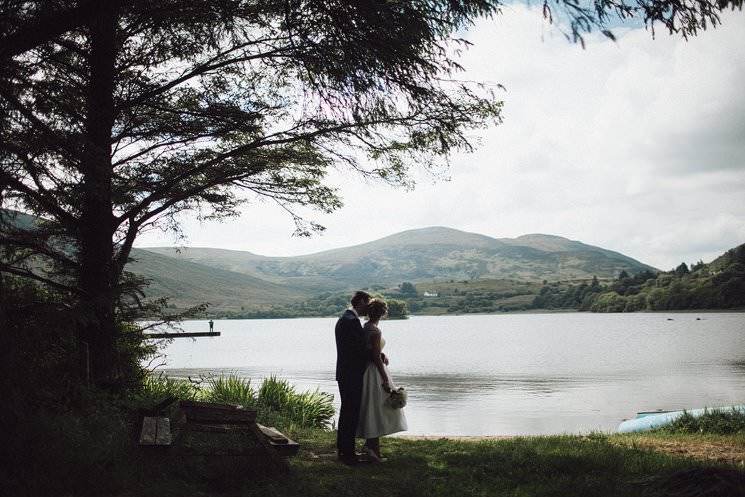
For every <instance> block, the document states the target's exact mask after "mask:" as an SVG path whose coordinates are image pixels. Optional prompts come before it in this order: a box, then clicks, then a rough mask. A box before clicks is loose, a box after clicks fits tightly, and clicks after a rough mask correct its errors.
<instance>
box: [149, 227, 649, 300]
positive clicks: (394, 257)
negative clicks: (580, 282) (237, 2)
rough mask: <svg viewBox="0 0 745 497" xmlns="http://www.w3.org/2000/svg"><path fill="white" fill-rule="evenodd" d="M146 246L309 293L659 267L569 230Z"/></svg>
mask: <svg viewBox="0 0 745 497" xmlns="http://www.w3.org/2000/svg"><path fill="white" fill-rule="evenodd" d="M146 250H148V251H151V252H154V253H158V254H161V255H168V256H170V257H173V258H175V259H178V260H180V261H189V262H195V263H199V264H203V265H205V266H210V267H214V268H218V269H222V270H226V271H232V272H237V273H241V274H244V275H249V276H253V277H254V278H259V279H261V280H266V281H270V282H273V283H276V284H281V285H288V286H291V287H293V288H297V289H301V290H305V291H309V292H333V291H338V290H347V289H351V288H357V287H367V286H371V285H381V286H384V287H386V286H391V285H396V284H399V283H400V282H401V281H449V280H464V279H479V278H485V279H512V280H519V281H542V280H550V281H558V280H566V279H578V278H592V276H594V275H597V276H598V277H601V278H611V277H613V276H615V275H617V274H618V273H619V272H621V271H627V272H629V273H637V272H640V271H643V270H651V269H653V268H651V267H650V266H647V265H645V264H643V263H641V262H639V261H636V260H634V259H631V258H629V257H626V256H624V255H622V254H618V253H616V252H612V251H609V250H605V249H601V248H599V247H593V246H590V245H585V244H582V243H580V242H574V241H571V240H567V239H565V238H561V237H555V236H548V235H529V236H525V237H520V238H517V239H495V238H491V237H488V236H484V235H479V234H475V233H467V232H464V231H459V230H454V229H450V228H442V227H435V228H424V229H418V230H410V231H405V232H402V233H397V234H395V235H391V236H388V237H385V238H381V239H379V240H375V241H372V242H368V243H365V244H361V245H356V246H353V247H346V248H340V249H335V250H329V251H325V252H319V253H316V254H310V255H304V256H298V257H264V256H259V255H256V254H252V253H250V252H240V251H230V250H220V249H209V248H186V249H181V250H180V251H177V250H176V249H174V248H148V249H146Z"/></svg>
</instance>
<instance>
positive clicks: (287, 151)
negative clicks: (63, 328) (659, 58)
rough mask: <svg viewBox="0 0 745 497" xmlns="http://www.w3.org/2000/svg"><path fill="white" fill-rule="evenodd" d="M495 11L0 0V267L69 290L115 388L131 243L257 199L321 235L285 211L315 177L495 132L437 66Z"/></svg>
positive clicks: (314, 196)
mask: <svg viewBox="0 0 745 497" xmlns="http://www.w3.org/2000/svg"><path fill="white" fill-rule="evenodd" d="M731 4H732V5H734V4H733V3H732V2H730V3H726V4H714V3H708V2H697V3H695V4H693V5H683V6H679V5H676V8H675V9H666V8H658V7H664V6H665V5H667V4H666V3H664V2H663V3H662V4H660V5H658V4H657V3H655V4H654V5H653V6H650V5H648V4H647V3H646V2H638V3H636V4H633V5H632V6H627V5H625V4H622V3H616V2H615V1H614V0H603V1H602V3H600V4H598V6H597V9H593V10H587V9H584V8H581V7H579V6H578V5H577V4H575V3H572V2H569V1H565V0H561V1H560V2H559V3H558V6H559V7H560V8H564V9H566V10H567V12H568V14H569V16H570V18H571V19H572V20H573V22H572V23H571V30H572V33H573V34H574V35H575V38H577V36H579V37H581V33H582V32H586V31H588V30H589V29H591V27H592V26H603V25H604V23H605V22H606V21H607V20H608V15H609V14H610V13H611V12H615V13H617V14H620V15H621V16H622V17H623V16H630V15H634V14H635V13H640V12H641V13H642V14H641V15H642V17H643V18H644V20H645V21H646V22H650V23H654V22H662V23H663V24H664V25H665V26H666V27H667V28H668V29H670V30H671V31H676V32H681V33H682V34H683V35H684V36H687V35H689V34H695V32H696V30H697V29H699V28H702V27H705V26H706V25H710V24H712V23H713V24H716V22H717V21H718V19H717V12H718V11H719V10H721V9H722V8H725V7H726V6H727V5H731ZM562 6H563V7H562ZM651 7H654V8H651ZM498 8H499V4H498V3H497V2H494V1H488V0H451V1H444V0H443V1H434V0H433V1H428V2H399V1H383V0H359V1H342V0H276V1H275V0H271V1H270V0H250V1H249V0H224V1H220V2H203V1H197V0H164V1H160V2H150V1H146V0H118V1H110V2H90V1H78V2H75V1H72V0H46V1H41V0H37V1H33V0H32V1H21V0H8V1H5V2H3V3H2V5H1V6H0V26H2V29H3V31H2V34H0V47H2V48H1V49H0V110H1V111H2V112H1V113H0V202H2V204H0V206H2V207H15V208H18V209H20V210H23V211H25V212H29V213H33V214H35V215H38V216H41V217H42V219H43V222H42V223H41V224H39V225H36V226H34V227H33V228H19V227H18V226H17V225H16V224H13V223H5V224H3V225H2V226H0V240H2V243H3V244H4V245H8V246H10V247H12V248H13V253H14V254H16V255H15V256H14V257H13V258H12V259H11V260H4V261H2V265H1V266H0V270H2V271H3V272H4V273H7V274H13V275H17V276H22V277H25V278H29V279H33V280H36V281H39V282H42V283H43V284H46V285H49V286H53V287H55V288H57V289H58V290H60V291H63V292H67V293H68V294H69V295H70V299H71V301H72V302H73V303H74V304H75V305H76V306H77V307H78V310H79V313H78V314H79V315H80V316H83V318H81V319H80V333H79V339H80V340H81V342H85V343H86V344H87V346H88V347H90V351H91V358H92V364H91V367H92V375H93V380H94V381H96V382H97V383H98V384H105V383H107V382H108V381H110V380H112V379H113V378H115V377H116V375H117V353H116V349H117V340H118V338H119V336H118V334H117V333H118V332H117V327H116V322H117V320H118V319H122V318H123V315H122V310H123V309H125V308H126V304H127V302H135V303H137V302H138V299H139V297H140V295H139V294H138V289H139V288H140V287H141V285H142V283H143V282H142V281H139V280H137V279H135V278H133V277H132V276H131V275H128V274H127V273H126V272H125V266H126V264H127V262H128V260H129V254H130V250H131V248H132V245H133V243H134V241H135V239H136V237H137V236H138V234H140V233H141V232H143V231H145V230H148V229H158V228H160V229H171V230H175V231H177V230H178V223H177V215H178V213H180V212H183V211H186V210H197V211H198V212H199V213H200V216H202V217H204V218H222V217H225V216H230V215H234V214H235V213H237V207H238V206H239V205H240V204H242V203H244V202H246V201H248V200H249V199H254V198H256V197H259V198H268V199H271V200H273V201H275V202H277V203H279V205H281V206H282V207H284V208H285V209H287V210H288V212H289V213H290V215H291V216H292V218H293V220H294V221H295V223H296V226H297V232H298V233H299V234H309V233H311V232H312V231H314V230H320V229H322V227H320V226H318V225H317V224H315V223H313V222H307V221H306V220H305V219H302V218H301V217H300V216H298V215H297V214H296V212H295V210H294V207H295V206H308V207H315V208H317V209H320V210H322V211H331V210H334V209H336V208H338V207H339V206H340V205H341V200H340V198H339V196H338V193H337V192H336V191H335V190H333V189H332V188H329V187H328V186H325V185H324V183H323V179H324V175H325V174H326V172H327V171H328V170H329V169H330V168H334V167H344V168H347V169H349V170H352V171H354V172H357V173H359V174H362V175H364V176H367V177H371V178H377V179H380V180H382V181H386V182H389V183H391V184H395V185H410V184H411V182H410V177H409V175H408V171H409V169H410V167H412V166H413V165H421V164H424V165H426V166H425V167H431V168H433V169H436V168H437V167H439V166H444V165H447V157H448V154H449V153H450V152H452V151H453V150H463V149H465V150H469V149H470V148H471V143H470V142H469V139H468V137H467V131H468V129H469V128H472V127H478V126H482V125H486V124H488V123H491V122H499V120H500V111H501V103H500V102H498V101H497V100H496V99H495V98H494V96H493V95H492V94H491V93H490V91H488V89H487V88H485V87H483V86H479V85H474V84H470V83H463V82H459V81H457V80H456V79H455V77H454V74H455V72H456V71H457V70H458V68H459V67H458V65H457V62H456V61H455V60H454V59H453V55H451V54H453V53H457V51H458V49H460V48H461V47H462V46H463V45H464V44H465V42H463V41H459V40H457V39H454V38H453V36H454V34H455V33H456V32H457V30H458V29H461V28H463V27H465V26H467V25H468V24H469V23H470V22H472V21H473V20H474V19H475V18H476V17H478V16H482V15H492V14H494V13H496V12H498ZM545 11H546V13H547V15H549V16H550V8H549V6H548V4H546V5H545ZM42 28H43V29H42ZM606 34H607V35H609V36H612V35H610V34H609V33H606ZM247 194H252V195H253V196H249V195H247ZM38 256H41V257H43V260H44V263H43V264H39V259H38V258H34V257H38Z"/></svg>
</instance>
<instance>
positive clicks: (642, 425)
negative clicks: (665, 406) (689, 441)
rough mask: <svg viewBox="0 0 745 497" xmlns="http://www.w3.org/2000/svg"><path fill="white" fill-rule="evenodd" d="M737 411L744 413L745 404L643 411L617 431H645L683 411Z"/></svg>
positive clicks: (693, 414) (694, 413)
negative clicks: (688, 409)
mask: <svg viewBox="0 0 745 497" xmlns="http://www.w3.org/2000/svg"><path fill="white" fill-rule="evenodd" d="M733 410H735V411H737V412H740V413H743V414H745V406H730V407H705V408H703V409H691V410H690V411H669V412H659V413H656V412H644V413H639V415H638V416H637V417H636V418H635V419H629V420H627V421H624V422H623V423H621V424H620V425H619V426H618V432H619V433H634V432H637V431H647V430H652V429H654V428H659V427H661V426H665V425H669V424H671V423H672V422H673V421H675V420H676V419H678V418H679V417H681V416H682V415H683V413H688V414H690V415H691V416H693V417H698V416H701V415H702V414H704V413H707V412H713V411H724V412H731V411H733Z"/></svg>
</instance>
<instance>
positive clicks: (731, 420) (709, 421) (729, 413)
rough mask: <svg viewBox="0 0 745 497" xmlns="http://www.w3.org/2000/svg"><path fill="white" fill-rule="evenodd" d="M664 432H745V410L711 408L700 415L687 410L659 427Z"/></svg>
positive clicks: (727, 433)
mask: <svg viewBox="0 0 745 497" xmlns="http://www.w3.org/2000/svg"><path fill="white" fill-rule="evenodd" d="M658 431H660V432H662V433H710V434H716V435H732V434H738V433H741V434H745V412H742V411H738V410H736V409H711V410H707V411H706V412H704V413H703V414H701V415H700V416H693V415H691V413H689V412H687V411H683V415H682V416H679V417H677V418H676V419H675V420H674V421H673V422H672V423H671V424H670V425H668V426H664V427H661V428H659V429H658Z"/></svg>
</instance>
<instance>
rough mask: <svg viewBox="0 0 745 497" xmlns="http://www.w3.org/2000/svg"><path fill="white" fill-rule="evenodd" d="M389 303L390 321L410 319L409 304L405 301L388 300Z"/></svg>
mask: <svg viewBox="0 0 745 497" xmlns="http://www.w3.org/2000/svg"><path fill="white" fill-rule="evenodd" d="M386 302H387V303H388V316H387V317H388V319H406V318H407V317H409V304H407V303H406V301H404V300H398V299H392V298H388V299H386Z"/></svg>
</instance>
